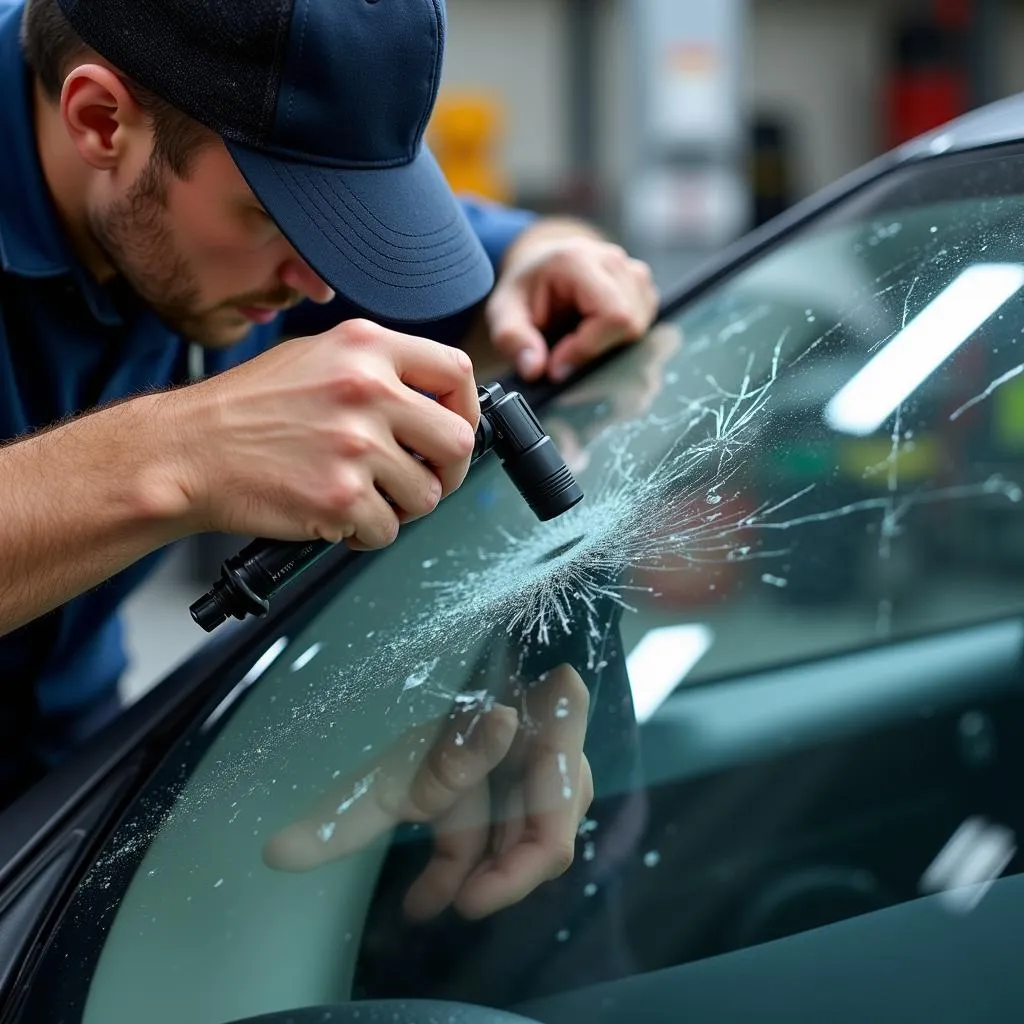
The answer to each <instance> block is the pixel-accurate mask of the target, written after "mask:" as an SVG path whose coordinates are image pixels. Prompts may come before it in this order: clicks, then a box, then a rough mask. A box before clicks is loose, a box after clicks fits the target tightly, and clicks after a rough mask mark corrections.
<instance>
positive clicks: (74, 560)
mask: <svg viewBox="0 0 1024 1024" xmlns="http://www.w3.org/2000/svg"><path fill="white" fill-rule="evenodd" d="M161 401H162V398H161V396H158V395H152V396H146V397H143V398H139V399H135V400H133V401H130V402H126V403H123V404H121V405H117V406H114V407H112V408H108V409H104V410H102V411H100V412H96V413H93V414H91V415H88V416H84V417H82V418H81V419H78V420H75V421H73V422H71V423H68V424H66V425H63V426H60V427H56V428H54V429H52V430H48V431H45V432H43V433H40V434H36V435H33V436H31V437H29V438H26V439H25V440H22V441H17V442H14V443H12V444H8V445H6V446H5V447H3V448H0V636H2V635H4V634H6V633H9V632H11V631H12V630H14V629H16V628H18V627H19V626H21V625H24V624H25V623H27V622H30V621H31V620H32V619H35V618H37V617H39V616H40V615H43V614H45V613H46V612H48V611H50V610H52V609H53V608H56V607H58V606H59V605H61V604H63V603H65V602H66V601H68V600H70V599H71V598H73V597H76V596H77V595H79V594H82V593H84V592H85V591H87V590H89V589H90V588H92V587H94V586H96V585H97V584H99V583H101V582H103V581H104V580H106V579H109V578H110V577H111V576H113V575H114V574H115V573H117V572H119V571H120V570H121V569H124V568H125V567H127V566H129V565H131V564H132V563H133V562H136V561H138V560H139V559H140V558H142V557H143V556H145V555H147V554H149V553H150V552H152V551H155V550H157V549H158V548H160V547H163V546H164V545H166V544H168V543H170V542H171V541H173V540H176V539H178V538H179V537H181V536H184V535H185V534H186V533H187V532H189V531H188V530H187V529H186V528H185V527H184V525H183V524H184V522H185V510H186V508H187V504H188V502H187V496H186V495H185V494H183V493H182V492H181V490H180V488H179V486H178V484H177V482H176V480H175V476H174V473H173V472H172V467H171V466H170V465H169V463H168V460H167V458H166V456H165V455H164V454H161V453H160V452H158V450H157V449H158V448H160V446H161V445H162V442H163V439H162V438H161V437H160V433H161V432H160V430H159V429H154V421H155V419H156V417H155V413H156V411H157V410H158V409H159V408H160V402H161Z"/></svg>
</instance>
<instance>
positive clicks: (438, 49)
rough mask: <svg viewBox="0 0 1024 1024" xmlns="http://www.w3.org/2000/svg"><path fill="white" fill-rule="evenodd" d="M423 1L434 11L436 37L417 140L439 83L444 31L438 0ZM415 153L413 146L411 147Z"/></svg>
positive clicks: (432, 103) (421, 133)
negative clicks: (427, 93) (428, 99)
mask: <svg viewBox="0 0 1024 1024" xmlns="http://www.w3.org/2000/svg"><path fill="white" fill-rule="evenodd" d="M424 3H426V4H428V5H429V6H430V7H431V8H432V9H433V12H434V18H435V22H436V27H437V38H436V41H435V43H434V71H433V74H432V75H431V76H430V78H431V81H430V102H428V103H427V105H426V106H425V107H424V108H423V114H422V115H421V117H420V120H419V124H417V126H416V139H417V142H418V141H419V140H420V139H422V138H423V133H424V132H425V131H426V130H427V121H428V120H429V119H430V114H431V112H432V110H433V106H434V99H435V97H436V96H437V90H438V87H439V84H440V78H441V55H442V53H443V50H444V46H443V43H444V31H443V29H442V28H441V26H442V23H443V18H442V15H441V7H440V4H439V2H438V0H424ZM413 152H414V153H415V146H414V147H413Z"/></svg>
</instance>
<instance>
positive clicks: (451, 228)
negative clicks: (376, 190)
mask: <svg viewBox="0 0 1024 1024" xmlns="http://www.w3.org/2000/svg"><path fill="white" fill-rule="evenodd" d="M267 166H268V167H270V168H271V169H273V171H274V173H275V174H276V175H277V176H278V178H279V179H280V180H281V181H282V182H284V183H285V184H286V185H288V187H289V189H290V190H291V185H290V182H289V179H285V178H284V177H283V175H282V173H281V169H280V166H279V165H278V164H277V163H275V162H274V161H268V163H267ZM291 180H294V181H295V184H296V186H299V182H298V181H297V179H291ZM311 184H312V187H314V188H318V187H319V186H318V185H317V184H316V182H315V181H313V182H311ZM337 184H338V185H340V186H341V187H342V188H343V189H344V190H345V191H346V192H347V193H348V195H349V197H350V198H351V200H352V201H353V202H354V203H355V204H357V206H358V208H359V209H360V210H362V211H364V212H365V213H366V215H367V216H368V217H369V218H370V219H371V220H372V221H374V222H375V223H377V224H379V225H380V226H381V227H382V228H384V230H385V231H387V232H390V233H391V234H393V235H397V236H398V237H400V238H414V239H416V240H417V241H421V242H423V243H424V244H419V245H403V244H401V243H399V242H392V241H391V240H390V239H389V238H388V236H387V235H386V234H382V233H381V232H380V231H377V230H376V229H375V228H374V227H373V226H372V225H371V224H369V223H367V222H366V220H364V219H363V218H362V217H360V216H359V212H358V210H357V209H355V208H354V207H352V206H351V205H349V204H348V203H346V202H345V197H344V196H343V195H341V194H340V193H339V194H338V196H337V198H338V199H339V200H340V201H341V202H342V203H345V206H346V208H347V209H348V210H349V211H350V212H351V213H352V215H353V216H354V217H355V218H356V220H358V221H359V223H360V224H362V225H363V227H364V228H366V230H367V231H369V232H370V233H371V234H373V235H375V236H376V237H377V238H379V239H380V240H381V241H382V242H384V243H385V244H387V245H391V246H392V247H394V248H395V249H407V250H409V251H415V250H417V249H419V250H423V249H431V248H438V247H440V246H442V245H444V243H445V242H446V241H447V236H445V237H441V238H438V240H437V241H435V242H426V240H427V239H429V238H432V237H434V236H438V235H442V234H444V233H448V234H450V235H456V234H458V229H459V219H458V216H457V215H455V216H453V217H452V218H451V219H450V220H449V221H448V222H447V223H445V224H443V225H441V226H440V227H438V228H435V229H434V230H433V231H428V232H426V233H424V234H414V233H413V232H411V231H398V230H395V229H393V228H391V227H389V226H388V225H387V224H385V223H384V222H383V221H382V220H381V219H380V218H379V217H377V216H376V215H375V214H374V213H373V211H372V210H370V209H369V208H368V207H367V205H366V204H365V203H364V202H363V201H362V200H361V199H360V198H359V196H357V195H356V194H355V193H354V192H353V191H352V189H351V188H350V187H349V186H348V185H347V184H346V183H345V182H344V181H338V182H337ZM299 187H301V186H299Z"/></svg>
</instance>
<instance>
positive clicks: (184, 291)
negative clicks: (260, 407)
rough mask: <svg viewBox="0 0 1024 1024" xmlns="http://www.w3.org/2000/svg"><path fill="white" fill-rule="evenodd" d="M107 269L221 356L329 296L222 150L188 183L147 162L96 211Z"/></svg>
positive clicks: (200, 162) (94, 226)
mask: <svg viewBox="0 0 1024 1024" xmlns="http://www.w3.org/2000/svg"><path fill="white" fill-rule="evenodd" d="M89 224H90V228H91V230H92V233H93V235H94V236H95V238H96V241H97V242H98V243H99V245H100V246H101V247H102V249H103V250H104V252H105V253H106V255H107V257H108V259H109V260H110V262H111V264H112V265H113V266H114V267H115V268H116V269H117V271H118V272H119V273H120V274H121V275H122V276H123V277H124V278H125V280H126V281H127V282H128V283H129V284H130V285H131V286H132V287H133V288H134V290H135V291H136V292H137V293H138V294H139V295H140V296H141V298H142V299H143V300H144V301H145V302H146V303H147V305H149V306H150V307H151V308H152V309H153V310H154V311H155V312H156V313H157V314H158V315H159V316H160V318H161V319H162V320H163V321H164V322H165V323H166V324H167V325H168V326H169V327H171V328H172V329H174V330H175V331H178V332H180V333H181V334H182V335H184V336H185V337H187V338H189V339H191V340H193V341H195V342H198V343H199V344H201V345H205V346H206V347H208V348H219V347H223V346H226V345H232V344H234V343H235V342H238V341H241V340H242V339H243V338H244V337H245V336H246V335H247V334H248V333H249V331H250V330H252V327H253V325H254V324H258V323H267V322H269V321H270V320H272V319H273V318H274V315H275V314H276V312H278V311H280V310H281V309H283V308H287V307H291V306H294V305H296V304H297V303H298V302H300V301H302V300H303V299H305V298H311V299H313V300H315V301H318V302H323V301H326V300H328V299H330V298H331V295H332V293H331V291H330V290H329V288H328V287H327V285H325V284H324V283H323V281H321V280H320V278H319V277H317V276H316V274H315V273H314V272H313V271H312V270H311V269H310V267H309V266H308V265H307V264H306V263H305V262H304V261H303V260H302V259H301V258H300V257H299V256H298V254H297V253H296V252H295V250H294V249H293V248H292V247H291V245H290V244H289V243H288V241H287V240H286V239H285V238H284V237H283V236H282V235H281V233H280V231H278V229H277V227H276V226H275V225H274V223H273V222H272V221H271V220H270V219H269V218H268V217H267V215H266V213H265V212H264V211H263V210H262V208H261V207H260V205H259V203H258V201H257V200H256V198H255V196H254V195H253V193H252V191H251V190H250V189H249V187H248V186H247V185H246V183H245V179H244V178H243V177H242V175H241V174H240V173H239V171H238V169H237V167H236V166H235V164H234V161H233V160H232V159H231V157H230V156H229V154H228V151H227V149H226V148H225V146H224V145H223V143H221V142H219V141H216V142H210V143H209V144H208V145H206V146H204V147H203V148H202V149H201V150H200V151H199V152H198V153H197V154H196V155H195V157H194V160H193V163H192V167H191V171H190V173H189V176H188V177H187V179H182V178H178V177H177V176H175V175H174V174H173V173H172V171H171V170H170V168H169V167H166V166H160V165H157V164H155V163H153V162H150V163H149V164H148V165H147V166H146V167H145V169H144V170H143V171H142V172H141V173H140V174H139V175H138V177H137V178H136V179H135V181H134V182H133V183H132V184H131V186H130V187H129V188H128V190H127V192H126V193H125V194H123V195H122V196H120V197H118V198H116V199H114V200H112V201H110V202H109V203H107V204H106V205H104V206H103V207H102V208H99V209H93V210H90V214H89Z"/></svg>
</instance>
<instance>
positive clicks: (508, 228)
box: [281, 196, 537, 345]
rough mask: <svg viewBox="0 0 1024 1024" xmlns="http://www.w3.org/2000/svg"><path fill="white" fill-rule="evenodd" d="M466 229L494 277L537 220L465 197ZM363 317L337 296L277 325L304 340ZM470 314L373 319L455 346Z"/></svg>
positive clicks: (306, 307) (305, 304)
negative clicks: (398, 320) (420, 319)
mask: <svg viewBox="0 0 1024 1024" xmlns="http://www.w3.org/2000/svg"><path fill="white" fill-rule="evenodd" d="M459 202H460V204H461V206H462V209H463V211H464V212H465V214H466V217H467V219H468V220H469V223H470V226H471V227H472V228H473V230H474V231H475V232H476V235H477V237H478V238H479V239H480V242H481V243H482V244H483V247H484V251H485V252H486V253H487V258H488V259H489V260H490V261H491V264H492V265H493V267H494V269H495V273H497V270H498V267H499V265H500V264H501V261H502V259H503V258H504V256H505V253H506V252H507V251H508V248H509V246H510V245H511V244H512V243H513V242H514V241H515V240H516V239H517V238H518V237H519V235H520V234H521V233H522V232H523V231H524V230H525V229H526V228H528V227H529V226H530V225H531V224H532V223H534V221H536V220H537V214H535V213H532V212H531V211H529V210H521V209H516V208H514V207H510V206H502V205H500V204H499V203H492V202H488V201H486V200H483V199H476V198H473V197H469V196H462V197H460V199H459ZM364 315H365V314H364V313H363V312H362V311H360V310H359V309H357V308H356V307H355V306H353V305H352V304H351V303H350V302H348V301H347V300H346V299H343V298H342V297H341V296H339V297H338V298H336V299H335V300H334V301H333V302H329V303H327V304H326V305H324V306H318V305H316V303H313V302H303V303H302V304H301V305H299V306H296V307H295V309H293V310H290V311H289V312H288V313H286V314H285V316H284V318H283V321H282V323H281V335H282V336H283V337H306V336H309V335H313V334H322V333H323V332H324V331H327V330H330V329H331V328H332V327H334V326H335V325H336V324H340V323H341V322H342V321H343V320H352V319H354V318H356V317H360V316H364ZM472 318H473V311H472V310H469V311H466V312H464V313H459V314H456V315H455V316H453V317H446V318H445V319H443V320H435V321H432V322H430V323H425V324H408V323H402V324H397V323H396V324H391V323H388V322H387V321H384V320H381V319H380V318H379V317H374V318H373V319H374V320H375V321H377V322H378V323H380V324H381V326H382V327H391V328H393V329H394V330H397V331H402V332H403V333H405V334H415V335H416V336H418V337H421V338H431V339H432V340H434V341H441V342H444V343H445V344H449V345H451V344H457V342H458V340H459V339H460V338H461V337H462V336H463V334H464V333H465V331H466V330H467V329H468V326H469V324H470V323H471V322H472Z"/></svg>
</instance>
